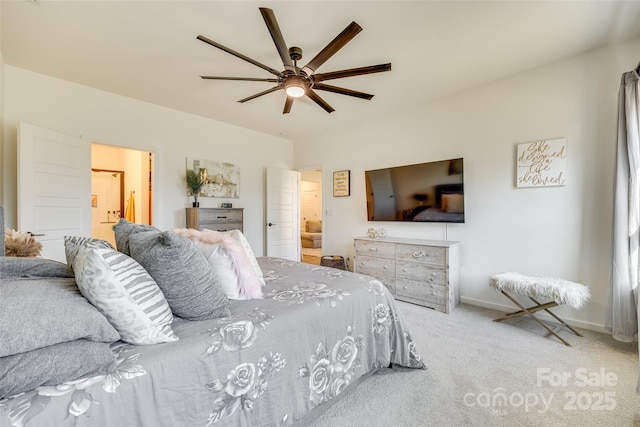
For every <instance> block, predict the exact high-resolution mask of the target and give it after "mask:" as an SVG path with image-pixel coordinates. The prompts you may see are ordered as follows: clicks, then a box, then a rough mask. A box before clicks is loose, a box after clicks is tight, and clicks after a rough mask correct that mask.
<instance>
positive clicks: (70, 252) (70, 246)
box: [64, 236, 115, 268]
mask: <svg viewBox="0 0 640 427" xmlns="http://www.w3.org/2000/svg"><path fill="white" fill-rule="evenodd" d="M85 247H92V248H107V249H115V248H114V247H113V246H111V243H109V242H107V241H106V240H101V239H94V238H92V237H81V236H64V255H65V257H66V258H67V264H68V265H69V267H71V268H73V260H74V259H75V257H76V255H77V254H78V251H79V250H80V248H85Z"/></svg>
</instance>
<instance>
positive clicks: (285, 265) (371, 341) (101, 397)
mask: <svg viewBox="0 0 640 427" xmlns="http://www.w3.org/2000/svg"><path fill="white" fill-rule="evenodd" d="M5 261H6V258H5ZM256 261H257V262H258V264H259V267H260V269H261V271H262V273H263V279H264V283H265V284H264V287H263V295H262V298H259V299H245V300H230V301H229V304H228V307H229V311H228V314H227V315H225V316H223V317H218V318H213V319H207V320H197V321H195V320H184V319H181V318H178V317H177V316H176V317H174V320H173V322H172V324H171V327H172V329H173V332H174V333H175V335H176V336H177V337H178V338H179V339H177V340H173V341H170V342H166V343H162V344H151V345H133V344H130V343H126V342H123V341H121V340H116V341H114V342H112V343H110V344H108V345H109V348H110V350H111V352H112V353H113V354H114V355H115V356H114V358H115V365H114V366H113V367H112V368H111V369H110V370H109V372H107V373H102V374H99V375H90V376H85V377H81V378H78V379H75V380H71V381H65V382H63V383H62V384H50V385H43V386H39V387H36V388H34V389H31V390H27V391H24V392H21V393H18V394H14V395H10V396H6V397H4V398H2V399H0V425H2V426H16V427H18V426H27V427H34V426H46V427H52V426H68V425H69V426H70V425H73V426H79V427H80V426H96V425H102V426H118V427H124V426H171V427H175V426H188V427H193V426H216V425H224V426H227V425H233V426H258V425H272V426H285V425H292V424H299V423H304V419H305V417H313V416H316V415H317V414H319V413H321V412H322V411H323V410H324V408H325V407H326V406H327V403H329V402H332V401H334V400H335V399H337V398H340V397H341V396H343V395H344V394H346V393H348V392H349V390H350V389H351V388H353V387H354V386H355V385H356V384H357V383H358V382H360V381H362V380H363V379H365V378H367V377H368V376H369V375H371V374H373V373H375V372H376V371H377V370H379V369H382V368H387V367H389V366H390V365H391V364H394V365H399V366H404V367H407V368H416V369H424V368H425V366H424V363H423V361H422V359H421V357H420V355H419V353H418V352H417V351H416V348H415V345H414V342H413V341H412V338H411V334H410V331H409V330H407V327H406V325H405V323H404V322H403V319H402V317H401V314H400V312H399V310H398V307H397V305H396V302H395V300H394V299H393V297H392V296H391V295H390V294H389V292H388V291H387V290H386V288H385V286H384V285H383V284H382V283H381V282H380V281H378V280H375V279H373V278H371V277H369V276H364V275H360V274H355V273H351V272H348V271H343V270H338V269H333V268H329V267H322V266H315V265H309V264H302V263H299V262H294V261H289V260H284V259H280V258H271V257H258V258H256ZM42 262H49V263H51V262H52V261H49V260H43V261H42ZM30 263H31V264H29V265H30V267H29V268H28V269H27V270H28V273H29V274H21V275H20V276H21V277H20V278H18V279H16V280H24V282H23V284H29V286H35V285H40V284H47V283H48V282H53V281H56V280H66V281H69V280H74V279H73V278H72V277H73V275H72V276H71V277H61V276H65V274H66V273H64V271H65V270H64V269H65V268H68V266H66V265H64V266H59V268H58V267H56V269H57V271H58V272H57V273H56V274H52V275H51V276H55V277H47V276H48V275H49V273H46V274H43V273H42V271H46V269H45V270H42V269H40V270H39V268H38V267H37V264H38V261H37V260H32V261H30ZM2 265H6V264H2V263H0V266H2ZM3 268H4V269H5V270H6V267H3ZM20 268H22V270H24V268H23V267H20ZM75 268H76V269H77V268H79V267H78V264H77V263H76V264H75ZM11 275H12V274H11V273H7V272H6V271H5V272H4V273H3V275H2V276H0V305H1V304H2V302H3V299H2V295H3V294H2V290H3V287H4V288H5V289H6V288H7V286H8V278H7V277H8V276H11ZM66 275H67V276H69V275H68V274H66ZM13 276H16V275H15V274H13ZM40 276H44V277H40ZM76 277H77V276H76ZM66 285H69V286H70V284H69V283H67V284H66ZM66 285H65V286H66ZM18 289H22V288H18ZM2 312H3V311H2V310H0V321H2V320H3V319H2V316H3V315H2ZM5 320H6V319H5ZM2 333H3V332H2V329H0V334H2ZM1 347H2V344H0V348H1ZM1 360H2V358H0V361H1ZM1 381H2V371H1V369H0V382H1ZM0 397H1V395H0ZM307 419H308V418H307Z"/></svg>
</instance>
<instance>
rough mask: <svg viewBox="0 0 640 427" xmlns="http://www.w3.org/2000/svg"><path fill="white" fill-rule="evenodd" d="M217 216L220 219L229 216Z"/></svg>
mask: <svg viewBox="0 0 640 427" xmlns="http://www.w3.org/2000/svg"><path fill="white" fill-rule="evenodd" d="M217 218H218V219H227V217H226V216H219V217H217Z"/></svg>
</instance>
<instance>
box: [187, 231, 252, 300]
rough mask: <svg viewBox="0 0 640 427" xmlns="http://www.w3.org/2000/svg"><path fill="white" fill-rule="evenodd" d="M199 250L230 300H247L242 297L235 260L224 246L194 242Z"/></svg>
mask: <svg viewBox="0 0 640 427" xmlns="http://www.w3.org/2000/svg"><path fill="white" fill-rule="evenodd" d="M194 243H195V244H196V246H197V247H198V250H199V251H200V253H202V255H204V257H205V258H206V259H207V261H209V264H211V266H212V267H213V270H214V271H215V272H216V275H217V276H218V280H219V282H220V284H221V285H222V289H224V293H225V294H227V298H229V299H235V300H239V299H246V298H242V297H241V296H240V286H239V281H238V275H237V274H236V271H235V269H234V267H233V259H232V258H231V256H229V254H228V253H227V251H226V250H225V248H224V245H222V244H208V243H204V242H202V241H199V240H194Z"/></svg>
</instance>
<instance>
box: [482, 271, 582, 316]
mask: <svg viewBox="0 0 640 427" xmlns="http://www.w3.org/2000/svg"><path fill="white" fill-rule="evenodd" d="M489 284H490V285H491V286H493V287H494V288H495V289H496V290H498V291H505V292H506V291H512V292H515V293H517V294H520V295H526V296H531V297H534V298H536V297H543V298H550V299H552V300H554V301H555V302H556V303H558V305H564V304H567V305H570V306H571V307H573V308H580V307H581V306H582V305H583V304H584V303H586V302H587V301H588V300H589V298H590V297H591V294H590V293H589V288H588V287H587V286H585V285H582V284H580V283H575V282H570V281H568V280H564V279H557V278H553V277H535V276H526V275H524V274H520V273H513V272H508V273H500V274H496V275H494V276H491V281H490V282H489Z"/></svg>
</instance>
